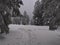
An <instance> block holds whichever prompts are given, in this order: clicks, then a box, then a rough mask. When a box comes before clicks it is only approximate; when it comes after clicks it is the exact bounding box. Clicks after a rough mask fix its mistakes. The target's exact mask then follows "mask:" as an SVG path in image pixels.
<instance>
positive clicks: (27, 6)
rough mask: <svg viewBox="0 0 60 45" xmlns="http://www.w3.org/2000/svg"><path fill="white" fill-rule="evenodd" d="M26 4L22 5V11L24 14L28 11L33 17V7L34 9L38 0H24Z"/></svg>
mask: <svg viewBox="0 0 60 45" xmlns="http://www.w3.org/2000/svg"><path fill="white" fill-rule="evenodd" d="M22 1H23V3H24V5H23V6H21V8H20V11H21V13H22V14H23V12H24V10H25V11H27V13H28V15H29V16H30V17H32V15H33V13H32V12H33V9H34V4H35V2H36V0H22Z"/></svg>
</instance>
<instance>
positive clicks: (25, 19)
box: [22, 11, 29, 25]
mask: <svg viewBox="0 0 60 45" xmlns="http://www.w3.org/2000/svg"><path fill="white" fill-rule="evenodd" d="M22 23H23V24H24V25H27V24H29V15H28V14H27V12H26V11H24V16H23V21H22Z"/></svg>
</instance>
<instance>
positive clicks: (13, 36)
mask: <svg viewBox="0 0 60 45" xmlns="http://www.w3.org/2000/svg"><path fill="white" fill-rule="evenodd" d="M9 27H10V33H9V34H8V35H4V37H3V36H2V37H3V38H2V39H0V45H60V32H58V31H49V30H48V26H30V25H29V26H27V25H26V26H24V25H10V26H9ZM0 37H1V36H0Z"/></svg>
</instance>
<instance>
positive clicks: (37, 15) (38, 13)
mask: <svg viewBox="0 0 60 45" xmlns="http://www.w3.org/2000/svg"><path fill="white" fill-rule="evenodd" d="M42 13H43V6H42V4H41V2H40V1H39V0H37V1H36V2H35V6H34V11H33V14H34V16H33V18H34V24H35V25H43V19H42V16H43V15H42Z"/></svg>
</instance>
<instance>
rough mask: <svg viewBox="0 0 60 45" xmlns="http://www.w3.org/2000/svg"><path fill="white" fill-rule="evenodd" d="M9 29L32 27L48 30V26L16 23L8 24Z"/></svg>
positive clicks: (33, 28)
mask: <svg viewBox="0 0 60 45" xmlns="http://www.w3.org/2000/svg"><path fill="white" fill-rule="evenodd" d="M9 28H10V30H17V29H25V30H28V29H32V30H48V29H49V26H35V25H16V24H11V25H9Z"/></svg>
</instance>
